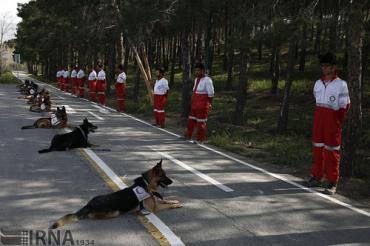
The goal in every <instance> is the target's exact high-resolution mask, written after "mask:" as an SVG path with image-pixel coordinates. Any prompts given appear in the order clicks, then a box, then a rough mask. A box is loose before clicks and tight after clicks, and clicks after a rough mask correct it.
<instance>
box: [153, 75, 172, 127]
mask: <svg viewBox="0 0 370 246" xmlns="http://www.w3.org/2000/svg"><path fill="white" fill-rule="evenodd" d="M169 89H170V88H169V87H168V81H167V79H165V78H164V71H163V69H161V68H158V69H157V80H156V81H155V85H154V119H155V123H154V125H158V126H159V127H161V128H164V123H165V111H164V107H165V106H166V102H167V97H168V90H169Z"/></svg>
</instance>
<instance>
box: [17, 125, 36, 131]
mask: <svg viewBox="0 0 370 246" xmlns="http://www.w3.org/2000/svg"><path fill="white" fill-rule="evenodd" d="M35 128H37V126H35V125H31V126H22V128H21V129H22V130H24V129H35Z"/></svg>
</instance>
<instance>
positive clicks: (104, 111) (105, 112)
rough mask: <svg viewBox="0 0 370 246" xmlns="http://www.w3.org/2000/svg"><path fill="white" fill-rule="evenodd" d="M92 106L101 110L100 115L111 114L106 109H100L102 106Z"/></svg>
mask: <svg viewBox="0 0 370 246" xmlns="http://www.w3.org/2000/svg"><path fill="white" fill-rule="evenodd" d="M92 106H93V107H94V108H97V109H99V112H100V113H103V114H109V113H110V112H109V111H108V110H106V109H105V108H103V107H100V106H98V105H92Z"/></svg>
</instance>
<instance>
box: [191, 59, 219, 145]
mask: <svg viewBox="0 0 370 246" xmlns="http://www.w3.org/2000/svg"><path fill="white" fill-rule="evenodd" d="M195 76H196V79H195V83H194V87H193V95H192V98H191V112H190V115H189V119H188V128H187V131H186V132H185V139H191V138H192V135H193V131H194V128H195V126H197V127H198V133H197V138H196V140H197V141H199V142H203V141H204V140H205V135H206V122H207V119H208V111H209V109H210V108H211V106H212V101H213V97H214V94H215V91H214V88H213V82H212V80H211V78H210V77H208V76H207V75H206V73H205V67H204V64H202V63H198V64H197V65H196V66H195Z"/></svg>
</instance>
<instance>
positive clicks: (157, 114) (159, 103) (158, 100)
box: [154, 94, 167, 127]
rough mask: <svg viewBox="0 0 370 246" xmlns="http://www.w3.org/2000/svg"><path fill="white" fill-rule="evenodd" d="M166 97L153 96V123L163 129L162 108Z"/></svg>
mask: <svg viewBox="0 0 370 246" xmlns="http://www.w3.org/2000/svg"><path fill="white" fill-rule="evenodd" d="M166 102H167V96H166V95H156V94H154V119H155V122H156V123H157V124H158V125H160V126H161V127H164V123H165V118H166V115H165V111H164V107H165V106H166Z"/></svg>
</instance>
